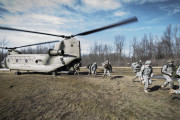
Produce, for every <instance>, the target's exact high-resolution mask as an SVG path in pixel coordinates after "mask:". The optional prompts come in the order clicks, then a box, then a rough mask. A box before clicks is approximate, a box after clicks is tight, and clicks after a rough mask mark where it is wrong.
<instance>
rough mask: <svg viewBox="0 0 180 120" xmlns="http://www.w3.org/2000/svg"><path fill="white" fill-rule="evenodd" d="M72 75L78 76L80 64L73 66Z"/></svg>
mask: <svg viewBox="0 0 180 120" xmlns="http://www.w3.org/2000/svg"><path fill="white" fill-rule="evenodd" d="M74 71H75V72H74V75H75V74H78V75H79V71H80V63H77V64H75V65H74Z"/></svg>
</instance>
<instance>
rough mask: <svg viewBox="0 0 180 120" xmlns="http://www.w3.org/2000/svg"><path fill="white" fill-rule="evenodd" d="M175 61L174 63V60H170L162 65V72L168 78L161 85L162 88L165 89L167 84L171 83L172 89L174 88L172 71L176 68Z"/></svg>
mask: <svg viewBox="0 0 180 120" xmlns="http://www.w3.org/2000/svg"><path fill="white" fill-rule="evenodd" d="M173 63H174V61H173V60H169V61H167V64H166V65H164V66H163V67H162V70H161V72H162V74H163V76H164V77H165V79H166V82H164V84H163V85H161V88H162V89H164V88H165V87H166V86H167V84H169V87H170V89H173V86H174V84H173V80H172V73H173V68H174V65H173Z"/></svg>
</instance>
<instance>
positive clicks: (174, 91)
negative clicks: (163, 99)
mask: <svg viewBox="0 0 180 120" xmlns="http://www.w3.org/2000/svg"><path fill="white" fill-rule="evenodd" d="M176 74H177V75H178V76H179V77H180V66H179V67H178V69H177V71H176ZM178 82H179V90H173V89H171V90H170V94H173V93H175V94H178V95H180V78H179V80H178Z"/></svg>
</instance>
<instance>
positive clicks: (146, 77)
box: [140, 60, 153, 93]
mask: <svg viewBox="0 0 180 120" xmlns="http://www.w3.org/2000/svg"><path fill="white" fill-rule="evenodd" d="M140 76H141V80H142V81H143V83H144V92H146V93H148V91H147V89H148V86H149V85H151V84H152V80H151V77H153V69H152V67H151V61H150V60H147V61H146V63H145V65H143V66H142V67H141V71H140Z"/></svg>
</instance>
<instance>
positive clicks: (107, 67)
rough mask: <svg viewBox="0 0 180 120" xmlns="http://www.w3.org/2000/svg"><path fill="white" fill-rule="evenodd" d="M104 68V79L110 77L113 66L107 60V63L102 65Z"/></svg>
mask: <svg viewBox="0 0 180 120" xmlns="http://www.w3.org/2000/svg"><path fill="white" fill-rule="evenodd" d="M102 65H103V67H104V75H103V78H104V77H105V76H106V75H107V74H108V76H111V75H110V71H112V66H111V64H110V62H109V60H107V61H106V62H104V63H102Z"/></svg>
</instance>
